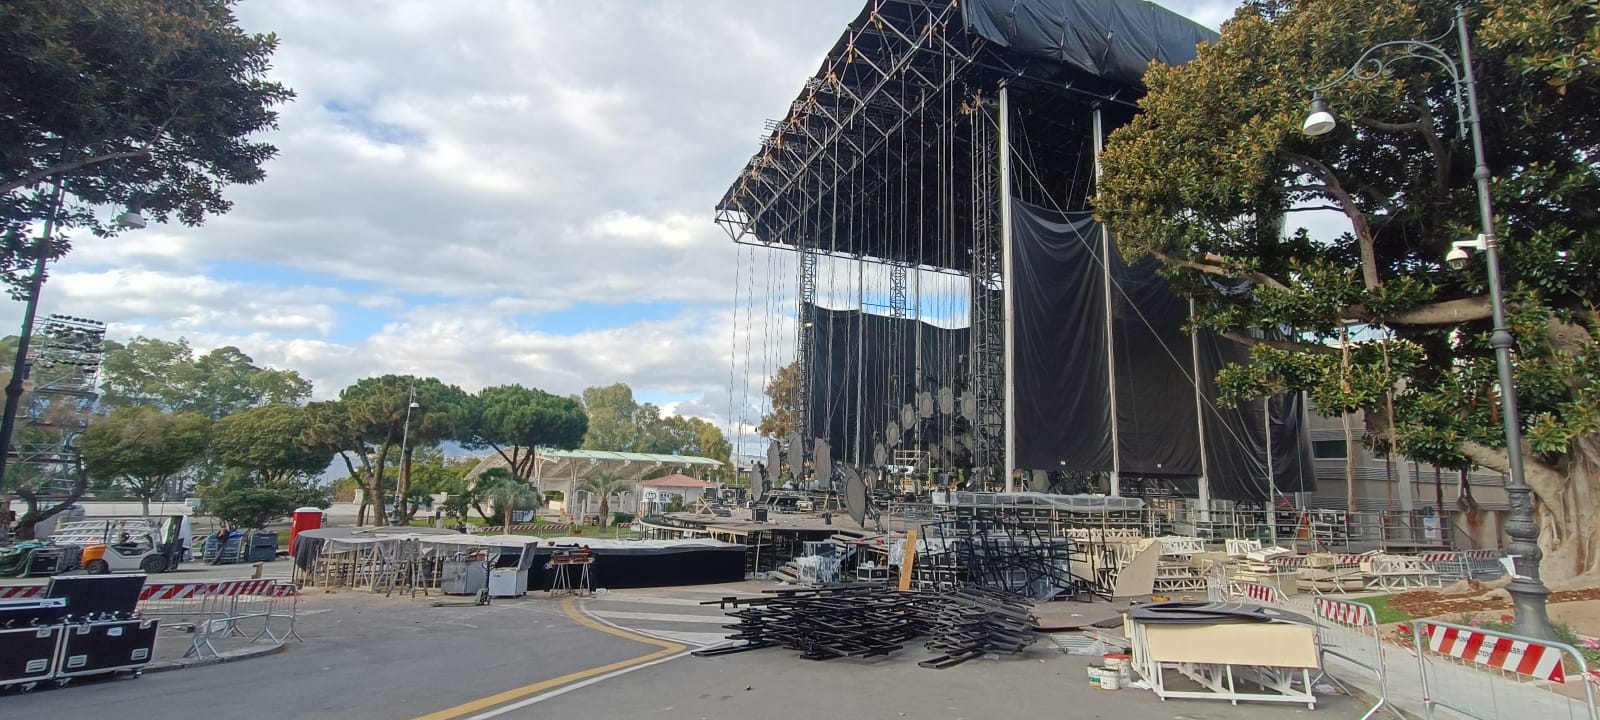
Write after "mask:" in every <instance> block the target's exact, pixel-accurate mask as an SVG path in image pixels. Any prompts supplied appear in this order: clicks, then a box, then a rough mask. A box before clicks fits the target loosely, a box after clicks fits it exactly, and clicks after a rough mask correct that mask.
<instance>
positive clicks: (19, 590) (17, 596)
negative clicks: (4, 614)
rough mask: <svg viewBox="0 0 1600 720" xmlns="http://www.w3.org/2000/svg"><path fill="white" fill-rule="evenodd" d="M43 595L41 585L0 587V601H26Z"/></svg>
mask: <svg viewBox="0 0 1600 720" xmlns="http://www.w3.org/2000/svg"><path fill="white" fill-rule="evenodd" d="M43 594H44V586H43V585H11V586H8V587H0V600H26V599H28V598H32V597H39V596H40V595H43Z"/></svg>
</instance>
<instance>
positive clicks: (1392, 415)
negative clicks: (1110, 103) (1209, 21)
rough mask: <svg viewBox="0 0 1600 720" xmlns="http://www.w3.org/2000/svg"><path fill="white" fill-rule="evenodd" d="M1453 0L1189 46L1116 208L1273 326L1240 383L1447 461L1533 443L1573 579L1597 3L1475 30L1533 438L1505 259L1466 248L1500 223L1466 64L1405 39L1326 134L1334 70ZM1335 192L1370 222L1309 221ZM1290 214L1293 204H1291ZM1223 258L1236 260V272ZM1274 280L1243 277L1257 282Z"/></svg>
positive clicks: (1236, 381)
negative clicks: (1317, 130) (1458, 73)
mask: <svg viewBox="0 0 1600 720" xmlns="http://www.w3.org/2000/svg"><path fill="white" fill-rule="evenodd" d="M1454 9H1455V6H1454V5H1453V4H1451V3H1449V2H1445V1H1444V0H1254V1H1252V2H1248V3H1247V4H1246V5H1245V6H1244V7H1242V8H1241V9H1240V10H1239V11H1238V12H1237V13H1236V14H1235V16H1234V17H1233V19H1232V20H1231V21H1229V22H1228V23H1227V24H1225V25H1224V26H1223V30H1222V35H1221V38H1220V39H1219V40H1218V42H1216V43H1215V44H1213V45H1210V46H1206V47H1203V48H1202V49H1201V51H1200V53H1199V56H1198V58H1197V59H1196V60H1195V61H1193V62H1191V63H1189V64H1187V65H1184V66H1181V67H1175V68H1174V67H1160V66H1155V67H1152V68H1151V70H1150V72H1149V73H1148V74H1147V75H1146V78H1145V80H1146V83H1147V85H1148V90H1149V92H1148V95H1147V96H1146V97H1145V98H1144V99H1143V101H1142V102H1141V103H1140V106H1141V109H1142V113H1141V114H1140V115H1139V116H1138V117H1137V118H1136V119H1134V120H1133V121H1132V122H1131V123H1129V124H1128V125H1126V126H1125V127H1123V128H1121V129H1119V130H1118V131H1116V132H1115V133H1113V135H1112V136H1111V138H1110V142H1109V144H1108V147H1107V150H1106V152H1105V153H1104V155H1103V163H1104V164H1103V167H1104V175H1103V178H1102V181H1101V186H1100V188H1099V191H1098V195H1097V198H1096V207H1097V213H1098V215H1099V216H1100V218H1101V219H1102V220H1104V221H1105V222H1106V223H1107V224H1108V226H1109V227H1110V228H1111V230H1112V231H1113V232H1114V233H1115V236H1116V238H1117V241H1118V244H1119V246H1120V248H1121V250H1122V252H1123V254H1124V255H1126V256H1130V257H1133V256H1140V255H1144V254H1151V255H1154V256H1156V257H1158V258H1160V259H1162V260H1164V261H1165V263H1166V266H1167V268H1168V270H1169V276H1170V278H1171V279H1172V281H1173V282H1174V284H1175V286H1176V287H1178V288H1179V289H1180V290H1181V291H1183V292H1184V293H1186V294H1187V295H1189V296H1190V297H1193V298H1194V299H1196V300H1197V307H1198V310H1197V315H1196V317H1195V318H1194V321H1195V324H1196V325H1198V326H1202V327H1210V328H1212V329H1215V330H1218V331H1220V332H1223V333H1225V334H1226V335H1227V336H1228V337H1232V338H1234V339H1236V340H1238V341H1240V342H1244V343H1248V344H1251V345H1253V347H1252V349H1251V357H1252V362H1251V363H1250V364H1249V365H1246V366H1235V367H1232V368H1229V369H1228V370H1226V371H1224V373H1223V375H1222V377H1221V382H1222V385H1223V386H1224V387H1225V388H1226V389H1227V390H1228V391H1230V392H1231V394H1232V396H1233V397H1235V398H1244V397H1249V396H1253V395H1260V394H1267V393H1277V392H1284V391H1294V392H1298V391H1306V392H1308V393H1309V395H1310V397H1311V398H1312V400H1313V402H1314V403H1315V405H1316V408H1317V409H1318V410H1319V411H1320V412H1323V413H1329V414H1339V413H1344V412H1359V413H1363V414H1364V417H1365V419H1366V426H1367V434H1366V437H1367V442H1368V443H1369V444H1370V445H1371V446H1372V447H1373V448H1374V449H1375V450H1377V451H1378V452H1380V453H1389V452H1396V453H1398V454H1401V455H1404V456H1408V457H1412V458H1416V459H1419V460H1424V461H1429V462H1435V463H1439V464H1441V465H1444V466H1447V467H1468V466H1473V465H1476V466H1480V467H1484V468H1489V469H1492V470H1499V471H1502V472H1504V471H1506V470H1507V468H1508V458H1509V454H1508V452H1517V453H1521V454H1522V456H1523V458H1524V460H1525V462H1526V464H1527V480H1528V482H1529V484H1530V485H1531V486H1532V487H1533V490H1534V493H1535V495H1536V497H1537V500H1538V510H1539V512H1538V516H1539V519H1540V525H1541V535H1540V544H1541V546H1542V548H1543V550H1544V551H1545V561H1544V570H1545V572H1546V574H1547V575H1548V576H1550V577H1551V579H1553V580H1556V579H1560V578H1570V577H1572V576H1575V575H1582V574H1589V573H1594V572H1596V571H1597V569H1600V522H1596V521H1597V520H1600V518H1597V517H1596V510H1597V509H1600V410H1597V406H1600V386H1597V380H1600V350H1597V336H1600V321H1597V314H1596V301H1597V299H1600V272H1597V271H1600V216H1597V208H1600V171H1597V167H1596V162H1597V160H1600V147H1597V142H1596V141H1597V139H1600V30H1597V27H1600V25H1597V23H1596V16H1595V6H1594V3H1593V2H1592V1H1587V0H1485V1H1483V2H1475V3H1471V4H1469V6H1468V12H1469V14H1470V16H1471V25H1472V27H1473V28H1474V32H1475V47H1474V50H1475V55H1476V70H1477V77H1478V80H1479V95H1480V97H1481V98H1482V103H1481V105H1482V113H1483V132H1484V135H1485V138H1486V149H1487V152H1488V164H1489V167H1490V168H1491V169H1492V170H1493V173H1494V183H1493V198H1494V202H1495V209H1496V222H1497V229H1498V235H1499V238H1500V242H1501V243H1502V253H1503V255H1502V257H1503V260H1504V267H1505V276H1506V283H1507V285H1506V287H1507V293H1508V302H1509V307H1510V313H1511V321H1510V324H1511V331H1512V333H1513V334H1514V335H1515V337H1516V341H1517V345H1516V348H1515V359H1516V385H1517V391H1518V394H1519V399H1520V401H1521V410H1522V413H1521V422H1522V427H1523V429H1524V431H1525V434H1526V443H1525V445H1524V446H1523V447H1520V448H1511V449H1509V450H1508V448H1506V447H1505V441H1504V435H1503V433H1502V428H1501V414H1500V413H1501V407H1500V403H1499V395H1498V391H1497V383H1496V372H1495V362H1494V357H1493V352H1492V350H1491V348H1490V346H1489V342H1488V339H1489V330H1490V327H1491V322H1490V319H1489V318H1490V305H1489V298H1488V296H1487V292H1486V275H1485V267H1484V263H1483V260H1482V257H1481V256H1474V258H1473V262H1471V263H1469V264H1468V266H1467V267H1465V268H1463V269H1460V270H1456V269H1451V268H1449V267H1448V266H1447V265H1445V264H1444V263H1443V262H1442V260H1443V258H1444V256H1445V254H1446V252H1447V251H1448V250H1449V248H1450V243H1451V241H1454V240H1462V239H1469V238H1472V237H1473V236H1475V235H1477V234H1478V232H1479V230H1478V227H1479V223H1478V215H1477V204H1476V197H1475V194H1474V190H1473V171H1474V160H1473V153H1472V146H1471V144H1470V141H1469V140H1468V139H1467V136H1466V135H1464V134H1462V133H1461V132H1460V126H1459V122H1458V118H1457V113H1456V107H1457V105H1456V101H1457V98H1456V95H1455V88H1454V87H1453V85H1452V83H1451V81H1450V79H1449V76H1448V75H1447V74H1446V73H1445V72H1444V70H1443V69H1442V68H1441V67H1439V66H1438V65H1436V64H1434V63H1430V62H1427V61H1425V60H1417V59H1404V60H1399V61H1398V62H1396V63H1394V64H1393V65H1391V68H1390V71H1389V72H1388V73H1385V74H1382V75H1379V76H1376V77H1371V78H1368V79H1356V80H1354V81H1352V82H1348V83H1345V84H1343V85H1340V86H1338V87H1333V88H1330V89H1327V90H1325V91H1324V92H1323V94H1324V96H1325V97H1326V98H1327V99H1328V101H1329V104H1330V105H1331V107H1332V109H1333V110H1335V111H1336V112H1337V113H1338V115H1339V120H1340V124H1339V126H1338V128H1337V129H1336V130H1334V131H1333V132H1332V133H1330V134H1328V135H1325V136H1322V137H1317V138H1310V137H1306V136H1304V135H1303V134H1302V133H1301V123H1302V121H1303V120H1304V118H1305V117H1306V114H1307V101H1308V100H1309V93H1308V91H1307V89H1306V88H1307V87H1308V86H1315V85H1321V84H1325V83H1327V82H1329V81H1331V80H1333V79H1335V78H1338V77H1339V76H1340V75H1341V74H1342V73H1343V72H1344V71H1345V69H1346V68H1348V67H1349V66H1350V65H1351V63H1352V62H1354V61H1355V60H1356V59H1357V57H1358V56H1360V55H1361V53H1362V51H1363V50H1365V49H1366V48H1368V47H1370V46H1372V45H1374V44H1376V43H1380V42H1385V41H1392V40H1402V39H1430V38H1432V39H1437V42H1439V43H1440V44H1442V45H1444V46H1445V47H1446V48H1448V49H1449V50H1450V52H1452V53H1456V54H1457V57H1459V52H1460V50H1459V48H1458V47H1456V46H1457V43H1456V41H1455V36H1454V34H1453V33H1449V32H1447V31H1448V29H1449V26H1450V22H1451V19H1452V15H1453V12H1454ZM1318 208H1322V209H1331V210H1332V211H1334V212H1337V213H1340V214H1342V215H1343V217H1344V219H1345V220H1346V221H1347V222H1348V226H1349V228H1350V231H1349V232H1347V233H1344V234H1343V235H1341V236H1340V237H1337V238H1334V239H1327V238H1311V237H1309V236H1308V234H1307V233H1306V232H1304V231H1297V230H1293V229H1292V228H1295V227H1296V224H1297V222H1296V220H1297V218H1299V217H1303V216H1301V215H1298V214H1297V212H1298V211H1301V210H1307V209H1318ZM1285 218H1287V222H1285ZM1215 280H1222V282H1212V281H1215ZM1240 280H1244V281H1245V282H1246V283H1247V284H1248V288H1249V291H1248V292H1238V291H1237V287H1238V281H1240Z"/></svg>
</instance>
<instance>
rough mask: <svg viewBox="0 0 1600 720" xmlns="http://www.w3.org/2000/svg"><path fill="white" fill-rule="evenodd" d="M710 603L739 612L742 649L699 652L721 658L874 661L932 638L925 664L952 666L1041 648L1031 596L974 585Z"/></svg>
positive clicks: (849, 589) (850, 589)
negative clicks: (775, 650) (782, 654)
mask: <svg viewBox="0 0 1600 720" xmlns="http://www.w3.org/2000/svg"><path fill="white" fill-rule="evenodd" d="M702 604H705V605H712V604H716V605H720V606H721V607H722V608H724V609H729V608H732V611H731V612H729V613H728V615H729V616H731V617H735V618H738V619H739V622H738V623H736V624H733V625H725V626H724V627H726V628H728V629H729V630H732V631H734V632H733V634H732V635H729V636H728V639H730V640H738V641H742V642H739V643H737V644H732V645H725V646H722V647H716V648H709V649H706V650H699V651H696V652H695V653H694V654H695V655H696V656H698V657H714V656H717V655H727V654H731V653H738V652H744V651H746V650H757V649H760V648H767V647H783V648H788V649H790V650H797V651H799V652H800V656H801V657H803V658H805V659H807V660H828V659H832V658H837V657H874V656H878V655H888V654H890V653H893V652H896V651H899V650H901V649H903V648H904V646H905V643H907V642H908V641H910V640H912V639H913V638H916V637H920V636H924V635H929V636H932V639H931V640H929V641H928V643H927V647H928V649H930V650H933V651H934V652H938V653H941V655H939V656H938V657H935V658H933V659H931V660H928V661H926V662H923V663H922V665H923V666H924V667H933V668H946V667H951V666H953V665H958V664H960V663H962V662H965V661H967V660H971V659H972V658H975V657H980V656H983V655H986V654H989V653H1018V652H1021V651H1022V649H1023V648H1025V647H1027V646H1028V645H1031V644H1032V643H1033V637H1032V635H1031V632H1032V631H1031V629H1030V628H1031V627H1033V626H1034V625H1035V624H1036V622H1035V620H1034V618H1033V616H1032V615H1031V614H1029V612H1028V608H1029V607H1030V606H1031V604H1030V603H1029V602H1028V601H1027V600H1026V599H1023V598H1020V597H1016V596H1012V595H1007V594H1004V593H997V592H992V591H985V590H979V589H974V588H966V589H962V590H957V591H952V592H948V593H927V592H904V593H903V592H898V591H896V590H893V589H890V588H888V587H885V586H884V585H882V584H877V583H856V584H848V585H836V586H832V587H825V588H814V589H799V588H796V589H792V590H769V591H767V593H766V594H765V595H763V596H761V597H743V598H741V597H725V598H722V599H721V600H714V601H710V602H706V603H702Z"/></svg>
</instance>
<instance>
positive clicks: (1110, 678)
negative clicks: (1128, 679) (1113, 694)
mask: <svg viewBox="0 0 1600 720" xmlns="http://www.w3.org/2000/svg"><path fill="white" fill-rule="evenodd" d="M1121 687H1122V673H1119V672H1116V671H1114V670H1110V669H1108V670H1107V671H1106V672H1105V673H1103V674H1101V675H1100V689H1101V690H1117V689H1120V688H1121Z"/></svg>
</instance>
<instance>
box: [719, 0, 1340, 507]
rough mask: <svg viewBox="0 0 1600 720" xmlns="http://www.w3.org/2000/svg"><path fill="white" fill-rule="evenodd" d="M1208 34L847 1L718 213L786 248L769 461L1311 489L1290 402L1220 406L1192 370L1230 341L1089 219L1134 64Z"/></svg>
mask: <svg viewBox="0 0 1600 720" xmlns="http://www.w3.org/2000/svg"><path fill="white" fill-rule="evenodd" d="M1215 37H1216V35H1215V33H1214V32H1212V31H1211V30H1208V29H1206V28H1204V27H1201V26H1199V25H1197V24H1195V23H1193V22H1191V21H1189V20H1187V19H1185V18H1183V17H1181V16H1179V15H1177V14H1175V13H1172V12H1170V11H1168V10H1165V9H1163V8H1161V7H1159V6H1156V5H1154V4H1152V3H1148V2H1143V1H1142V0H962V1H961V2H959V3H957V2H955V1H954V0H871V1H870V2H868V3H867V5H866V7H865V8H863V10H862V11H861V13H860V14H859V15H858V16H857V17H856V18H855V19H854V20H853V21H852V22H850V24H849V25H848V26H847V28H846V30H845V32H844V34H843V35H842V36H841V37H840V38H839V40H838V42H837V43H835V45H834V46H833V48H832V49H831V50H830V51H829V52H828V55H827V57H826V59H825V60H824V61H823V63H822V66H821V68H820V69H819V70H818V71H817V73H816V74H815V75H814V76H813V77H811V78H809V79H808V80H806V82H805V85H804V88H803V89H802V91H801V92H800V94H799V96H798V97H797V98H796V99H795V101H794V102H793V103H791V104H790V106H789V109H788V112H787V113H786V114H785V115H784V117H782V118H781V119H779V120H776V121H770V122H769V123H768V126H767V127H768V131H769V132H768V134H767V135H766V137H764V138H762V141H761V148H760V150H759V151H758V152H757V153H756V154H755V156H754V157H752V158H751V160H750V161H749V163H748V164H747V165H746V166H745V168H744V169H743V171H742V172H741V173H740V175H739V177H738V178H737V179H736V180H735V182H734V183H733V184H732V186H731V187H730V188H729V189H728V191H727V193H726V194H725V195H724V197H723V198H722V200H721V202H720V203H719V204H718V206H717V208H716V220H717V222H718V224H719V225H721V226H722V227H723V228H724V229H725V230H726V231H727V232H728V234H729V235H730V237H731V238H732V239H733V240H734V241H735V242H736V243H740V244H743V245H750V246H754V247H765V248H771V249H776V250H784V251H792V252H793V253H795V254H796V256H797V262H796V263H795V267H796V272H795V282H796V283H797V289H796V291H795V293H794V298H795V303H794V307H793V309H792V312H793V313H794V328H795V343H796V344H795V358H794V359H795V363H796V369H797V370H798V378H797V383H796V390H795V392H796V393H797V394H798V397H797V398H796V399H795V406H796V409H797V411H798V414H799V423H798V425H799V430H800V432H799V433H798V434H799V435H800V436H801V438H802V439H801V440H800V442H789V443H785V444H784V446H785V449H786V450H789V448H791V447H793V448H795V449H794V450H789V453H788V454H789V455H790V456H791V457H790V463H789V464H790V466H791V467H805V466H806V463H805V462H800V458H799V457H796V456H795V455H796V452H798V453H800V454H802V455H804V456H805V458H806V462H814V461H815V459H816V458H817V457H818V456H821V457H826V458H831V463H832V464H833V465H835V466H841V467H843V466H847V467H851V468H855V469H858V470H862V471H870V469H873V468H878V469H881V468H884V467H886V466H893V467H897V468H900V469H901V470H902V471H904V470H905V469H907V468H909V469H910V472H911V473H913V474H918V475H926V476H928V477H930V478H934V479H935V482H936V483H937V484H948V485H953V486H956V485H959V486H965V487H973V488H976V487H984V488H992V489H1000V488H1004V489H1005V490H1007V491H1011V490H1014V489H1019V486H1020V489H1034V490H1046V489H1047V488H1048V489H1049V490H1050V491H1054V492H1081V491H1095V490H1099V491H1103V492H1109V493H1110V494H1113V495H1119V494H1142V495H1148V494H1176V495H1180V496H1187V497H1197V498H1199V499H1200V500H1202V501H1209V500H1211V499H1214V498H1215V499H1225V500H1237V501H1247V502H1262V501H1266V500H1268V499H1269V498H1275V497H1278V496H1281V495H1284V494H1287V493H1292V492H1299V491H1307V490H1310V489H1312V487H1313V485H1314V480H1313V474H1312V468H1311V460H1310V457H1311V456H1310V448H1309V441H1308V439H1307V436H1306V434H1305V433H1304V432H1303V426H1304V416H1305V411H1306V410H1305V407H1304V404H1303V402H1302V401H1301V399H1299V398H1296V397H1287V398H1271V399H1268V400H1264V401H1258V402H1255V403H1245V404H1241V405H1240V406H1239V407H1236V408H1229V407H1223V406H1222V405H1221V404H1219V403H1218V402H1217V399H1216V398H1217V389H1216V387H1214V383H1213V378H1215V376H1216V373H1217V371H1218V370H1219V369H1221V368H1222V367H1225V366H1226V365H1227V364H1228V363H1230V362H1240V361H1244V360H1246V359H1247V357H1248V354H1247V352H1246V351H1245V349H1244V348H1243V347H1242V346H1239V345H1236V344H1234V343H1231V342H1229V341H1227V340H1224V339H1221V338H1219V337H1217V336H1215V335H1213V334H1210V333H1208V332H1205V331H1198V332H1194V333H1192V334H1190V333H1189V332H1188V331H1187V330H1186V329H1185V323H1186V321H1187V319H1188V316H1189V309H1190V308H1189V306H1188V304H1187V301H1185V300H1183V299H1182V298H1180V297H1179V296H1177V295H1176V294H1175V293H1173V292H1172V291H1171V290H1170V289H1169V288H1168V287H1167V285H1166V283H1165V281H1164V280H1162V279H1161V278H1160V277H1159V276H1158V274H1157V272H1156V271H1157V266H1156V265H1155V263H1154V261H1153V260H1148V259H1146V260H1135V261H1132V262H1128V261H1124V259H1123V258H1121V257H1120V256H1119V255H1118V253H1117V252H1115V244H1114V242H1113V240H1112V238H1110V237H1109V235H1108V233H1107V232H1106V231H1104V229H1102V228H1101V227H1100V226H1099V225H1098V223H1096V222H1095V221H1094V219H1093V218H1092V216H1091V215H1090V213H1089V203H1090V199H1091V198H1092V197H1093V195H1094V192H1095V178H1096V176H1097V174H1098V164H1097V157H1098V154H1099V151H1100V150H1101V148H1102V146H1103V143H1104V141H1105V138H1106V136H1107V134H1108V133H1109V132H1110V131H1111V130H1112V129H1113V128H1115V127H1117V126H1119V125H1121V124H1123V123H1125V122H1127V121H1128V120H1129V119H1130V118H1132V117H1133V115H1134V113H1135V111H1136V106H1135V104H1134V103H1135V102H1136V101H1137V99H1138V98H1139V97H1140V96H1141V95H1142V93H1143V86H1142V84H1141V78H1142V76H1143V74H1144V72H1145V70H1146V68H1147V67H1148V66H1149V64H1150V63H1151V62H1152V61H1154V62H1161V63H1165V64H1181V63H1184V62H1188V61H1189V60H1192V59H1193V58H1194V57H1195V55H1196V46H1197V45H1198V44H1200V43H1203V42H1207V41H1210V40H1214V39H1215ZM840 278H843V280H842V281H840V280H839V279H840ZM869 278H870V280H869ZM960 280H964V282H960ZM928 285H937V286H939V287H941V288H945V289H946V290H948V289H950V288H959V289H960V291H959V292H957V293H953V294H952V293H948V292H945V291H943V290H942V291H939V292H936V293H931V294H930V293H927V292H925V287H924V286H928ZM1240 291H1241V292H1248V287H1247V286H1241V287H1240ZM941 293H942V294H941ZM841 297H844V298H853V300H852V301H848V302H845V303H840V302H839V298H841ZM841 304H843V305H846V307H839V305H841ZM869 308H870V309H871V310H873V312H869ZM783 312H785V313H787V312H790V310H783ZM747 322H748V319H747ZM776 454H777V453H776V452H773V453H771V454H770V455H769V457H770V456H772V455H776ZM776 459H777V458H775V457H773V458H772V460H770V461H769V464H772V465H774V467H773V470H776V464H777V463H776V462H774V461H776ZM822 465H824V466H826V465H828V463H822ZM819 474H821V473H819ZM818 480H820V481H822V482H825V483H826V482H829V480H828V479H825V478H818ZM834 484H836V483H834Z"/></svg>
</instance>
